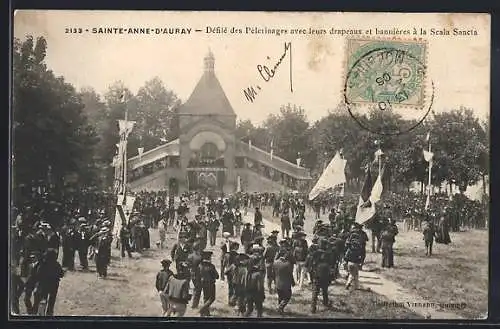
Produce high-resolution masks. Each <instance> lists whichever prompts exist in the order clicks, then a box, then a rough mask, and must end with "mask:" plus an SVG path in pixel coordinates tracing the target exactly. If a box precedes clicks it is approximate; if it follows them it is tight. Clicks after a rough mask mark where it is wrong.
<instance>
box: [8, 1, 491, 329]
mask: <svg viewBox="0 0 500 329" xmlns="http://www.w3.org/2000/svg"><path fill="white" fill-rule="evenodd" d="M13 32H14V39H13V43H12V77H13V79H12V103H11V108H12V111H11V114H12V122H11V123H12V136H11V138H12V139H11V141H12V150H13V152H12V158H11V169H12V170H11V174H12V175H11V191H12V200H11V217H10V223H9V228H10V264H11V267H10V272H9V274H10V276H9V277H10V283H11V284H10V288H9V302H10V311H11V312H10V314H11V319H16V318H18V319H19V318H24V317H26V316H48V317H52V316H55V317H58V316H120V317H123V316H125V317H135V316H142V317H144V316H147V317H158V318H159V319H163V318H165V319H170V318H172V317H195V318H198V317H214V318H233V319H234V320H235V321H236V319H239V318H253V319H257V318H262V319H270V318H271V319H272V318H288V319H290V320H298V319H307V320H308V321H311V320H314V319H323V318H328V319H330V320H332V321H334V320H339V319H392V320H398V319H399V320H401V319H431V320H435V319H450V320H451V319H485V318H486V317H487V316H488V232H489V231H488V227H489V195H488V194H489V174H490V168H489V165H488V164H489V155H490V138H489V131H490V119H489V113H490V103H489V100H490V92H491V90H490V16H489V15H488V14H457V13H455V14H446V13H413V14H408V13H350V12H342V13H341V12H337V13H335V12H332V13H313V12H309V13H292V12H289V13H283V12H169V11H156V12H153V11H49V10H18V11H16V12H15V15H14V26H13Z"/></svg>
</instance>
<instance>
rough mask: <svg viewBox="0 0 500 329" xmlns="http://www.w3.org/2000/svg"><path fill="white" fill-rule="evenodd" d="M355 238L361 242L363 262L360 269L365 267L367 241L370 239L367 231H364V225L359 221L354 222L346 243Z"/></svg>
mask: <svg viewBox="0 0 500 329" xmlns="http://www.w3.org/2000/svg"><path fill="white" fill-rule="evenodd" d="M353 240H356V241H359V243H360V244H361V263H360V269H361V268H362V267H363V264H364V262H365V258H366V243H367V242H368V240H369V239H368V235H367V234H366V232H365V231H363V225H361V224H359V223H353V224H352V229H351V233H350V234H349V237H348V238H347V241H346V243H348V242H349V241H353Z"/></svg>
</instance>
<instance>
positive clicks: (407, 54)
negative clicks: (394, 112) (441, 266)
mask: <svg viewBox="0 0 500 329" xmlns="http://www.w3.org/2000/svg"><path fill="white" fill-rule="evenodd" d="M426 48H427V44H426V42H425V41H421V40H407V41H405V40H376V39H348V40H347V58H346V70H347V74H346V81H345V86H344V93H345V100H346V102H347V103H348V104H353V105H362V104H366V105H370V104H376V106H378V107H379V108H380V109H382V110H383V109H385V108H389V107H394V106H411V107H415V108H421V107H423V106H424V101H425V77H426V64H425V61H426V50H427V49H426Z"/></svg>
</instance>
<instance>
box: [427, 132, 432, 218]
mask: <svg viewBox="0 0 500 329" xmlns="http://www.w3.org/2000/svg"><path fill="white" fill-rule="evenodd" d="M430 153H431V140H430V138H429V154H430ZM431 173H432V158H431V159H429V177H428V182H427V200H429V202H426V207H427V208H428V207H429V203H430V199H431V177H432V176H431Z"/></svg>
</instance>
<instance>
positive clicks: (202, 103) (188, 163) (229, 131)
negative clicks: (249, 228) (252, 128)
mask: <svg viewBox="0 0 500 329" xmlns="http://www.w3.org/2000/svg"><path fill="white" fill-rule="evenodd" d="M178 115H179V128H180V129H179V131H180V136H179V138H178V139H175V140H173V141H170V142H168V143H166V144H163V145H160V146H158V147H156V148H154V149H152V150H149V151H147V152H144V153H143V154H142V156H141V157H139V156H135V157H133V158H130V159H129V160H128V177H127V179H128V182H129V187H130V189H131V190H132V191H152V190H163V189H170V190H173V191H175V192H176V193H182V192H185V191H195V190H197V191H204V192H207V191H208V192H210V191H213V192H224V193H233V192H236V191H243V192H255V191H266V192H271V191H272V192H279V191H282V192H285V191H290V190H299V189H303V188H305V187H307V186H308V185H309V182H310V180H311V176H310V173H309V171H308V170H307V169H306V168H303V167H300V166H297V165H296V164H294V163H291V162H288V161H286V160H284V159H281V158H279V157H277V156H271V154H269V153H268V152H266V151H264V150H261V149H259V148H257V147H255V146H251V145H249V144H247V143H244V142H242V141H241V140H239V139H237V138H236V137H235V131H236V114H235V112H234V110H233V108H232V106H231V104H230V103H229V100H228V99H227V97H226V94H225V93H224V90H223V89H222V86H221V84H220V82H219V80H218V79H217V76H216V75H215V59H214V56H213V54H212V52H209V53H208V55H207V56H206V57H205V58H204V72H203V75H202V76H201V78H200V80H199V81H198V83H197V85H196V87H195V88H194V90H193V92H192V94H191V96H190V97H189V99H188V100H187V101H186V102H185V103H184V104H183V105H182V106H181V108H180V109H179V111H178Z"/></svg>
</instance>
